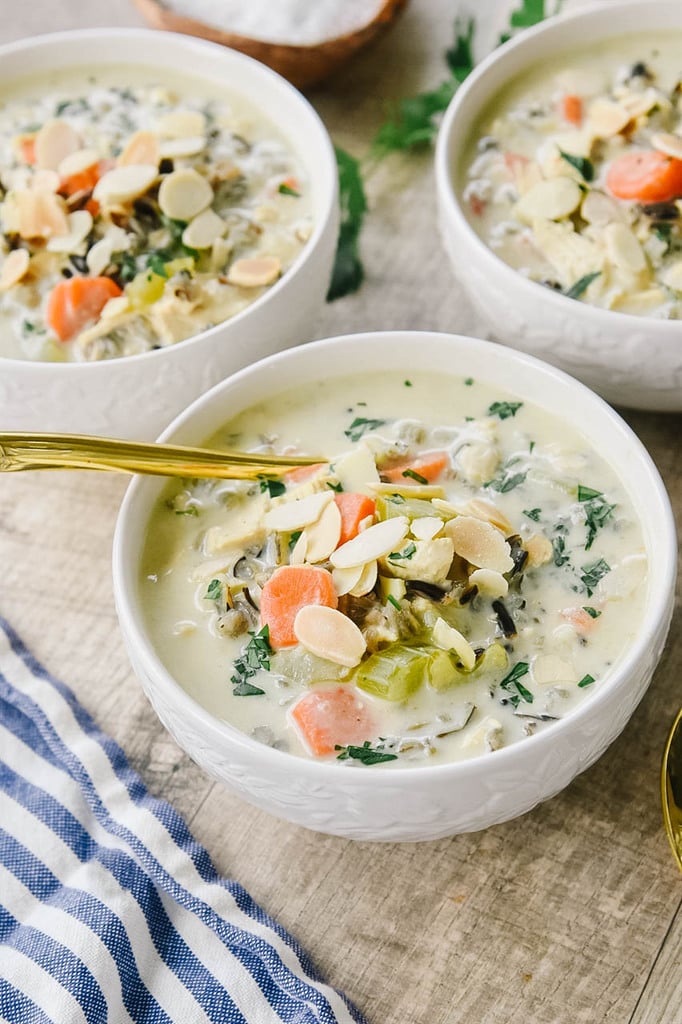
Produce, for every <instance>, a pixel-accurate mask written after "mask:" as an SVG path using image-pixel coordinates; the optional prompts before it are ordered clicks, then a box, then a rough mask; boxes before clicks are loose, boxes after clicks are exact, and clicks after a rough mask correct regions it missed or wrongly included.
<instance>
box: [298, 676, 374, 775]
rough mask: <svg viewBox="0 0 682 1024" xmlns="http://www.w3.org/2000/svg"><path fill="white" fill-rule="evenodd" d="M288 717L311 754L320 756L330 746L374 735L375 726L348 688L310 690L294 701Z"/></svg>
mask: <svg viewBox="0 0 682 1024" xmlns="http://www.w3.org/2000/svg"><path fill="white" fill-rule="evenodd" d="M291 717H292V718H293V720H294V722H295V723H296V725H297V727H298V729H299V731H300V734H301V738H302V739H303V742H304V743H305V744H306V746H307V747H308V749H309V750H310V753H311V754H315V756H316V757H323V756H324V755H325V754H333V753H334V748H335V746H336V745H337V744H338V745H339V746H348V745H349V744H357V745H360V744H362V743H364V742H365V740H368V739H372V737H373V736H375V735H376V730H377V726H376V724H375V722H374V717H373V715H372V714H371V712H370V711H369V710H368V708H367V706H366V703H365V701H363V700H361V699H359V698H358V697H357V696H356V695H355V694H354V693H353V691H352V690H349V689H348V688H347V687H343V686H339V687H338V688H337V689H336V690H311V691H310V693H306V694H305V696H303V697H301V699H300V700H298V701H297V702H296V704H294V706H293V708H292V709H291Z"/></svg>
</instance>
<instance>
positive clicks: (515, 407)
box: [488, 402, 523, 420]
mask: <svg viewBox="0 0 682 1024" xmlns="http://www.w3.org/2000/svg"><path fill="white" fill-rule="evenodd" d="M522 405H523V402H493V404H492V405H491V406H490V407H489V409H488V416H499V417H500V419H501V420H508V419H509V417H510V416H516V414H517V412H518V411H519V409H520V408H521V406H522Z"/></svg>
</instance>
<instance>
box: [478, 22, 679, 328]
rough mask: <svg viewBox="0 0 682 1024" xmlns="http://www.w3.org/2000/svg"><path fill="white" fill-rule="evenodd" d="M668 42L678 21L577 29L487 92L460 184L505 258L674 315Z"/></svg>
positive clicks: (641, 309)
mask: <svg viewBox="0 0 682 1024" xmlns="http://www.w3.org/2000/svg"><path fill="white" fill-rule="evenodd" d="M681 53H682V33H680V32H669V33H667V34H665V35H663V34H661V33H657V34H655V35H654V34H646V33H644V34H642V35H639V36H636V37H635V36H625V37H620V38H617V39H614V40H613V41H611V42H609V43H599V44H592V45H590V44H589V42H588V43H586V45H585V47H584V48H583V49H582V50H580V51H579V52H571V53H570V54H565V55H563V56H560V57H558V58H556V59H554V58H553V59H552V61H551V62H550V63H543V64H542V66H539V67H537V68H535V69H533V70H531V71H529V72H528V73H527V74H525V75H523V76H522V77H521V78H519V79H517V80H516V81H514V82H512V83H511V85H509V86H508V87H506V88H505V90H504V93H503V94H500V95H499V96H498V97H497V98H496V99H495V101H494V102H493V104H492V105H491V106H490V107H489V108H488V109H487V111H486V112H485V114H484V115H483V117H482V118H481V120H480V123H479V125H478V128H477V130H476V133H475V138H474V140H473V142H472V145H471V146H470V147H469V149H468V150H467V153H466V158H465V163H464V168H463V172H462V177H463V183H462V196H463V206H464V210H465V212H466V214H467V217H468V220H469V223H470V224H471V226H472V227H473V228H474V230H475V231H476V232H477V234H478V235H480V237H481V238H482V239H483V240H484V241H485V242H486V243H487V244H488V245H489V246H490V248H491V249H493V250H494V252H496V253H497V254H498V255H499V256H500V257H501V258H502V259H503V260H505V262H507V263H509V264H510V265H511V266H512V267H514V268H516V269H517V270H519V271H520V272H521V273H522V274H524V276H526V277H529V278H531V279H532V280H533V281H538V282H540V283H541V284H543V285H545V286H546V287H548V288H553V289H556V290H557V291H559V292H563V293H564V294H565V295H568V296H570V297H571V298H576V299H580V300H582V301H584V302H587V303H590V304H592V305H596V306H602V307H604V308H607V309H614V310H617V311H619V312H622V313H632V314H640V315H646V316H653V317H660V318H670V319H680V318H682V230H681V221H680V217H681V213H682V57H681V56H680V55H681Z"/></svg>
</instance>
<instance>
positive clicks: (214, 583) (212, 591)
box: [204, 580, 223, 601]
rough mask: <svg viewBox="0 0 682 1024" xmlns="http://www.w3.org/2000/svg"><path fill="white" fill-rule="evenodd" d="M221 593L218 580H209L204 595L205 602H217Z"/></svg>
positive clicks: (221, 587) (220, 584)
mask: <svg viewBox="0 0 682 1024" xmlns="http://www.w3.org/2000/svg"><path fill="white" fill-rule="evenodd" d="M222 593H223V585H222V583H221V582H220V580H211V582H210V583H209V585H208V590H207V591H206V593H205V594H204V600H205V601H219V600H220V598H221V596H222Z"/></svg>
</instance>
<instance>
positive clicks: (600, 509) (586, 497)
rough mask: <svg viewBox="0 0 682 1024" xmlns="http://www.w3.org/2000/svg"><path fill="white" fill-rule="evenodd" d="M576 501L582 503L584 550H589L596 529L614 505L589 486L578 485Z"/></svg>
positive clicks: (603, 522)
mask: <svg viewBox="0 0 682 1024" xmlns="http://www.w3.org/2000/svg"><path fill="white" fill-rule="evenodd" d="M578 501H579V502H581V504H582V505H583V510H584V512H585V525H586V526H587V539H586V541H585V550H586V551H589V549H590V548H591V547H592V544H593V543H594V538H595V537H596V536H597V530H600V529H601V528H602V526H605V525H606V523H607V522H608V521H609V519H610V518H611V516H612V514H613V510H614V509H615V507H616V506H615V505H610V504H609V503H608V502H607V501H604V495H603V494H602V492H601V491H594V490H592V488H591V487H583V486H582V484H580V485H579V486H578Z"/></svg>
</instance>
